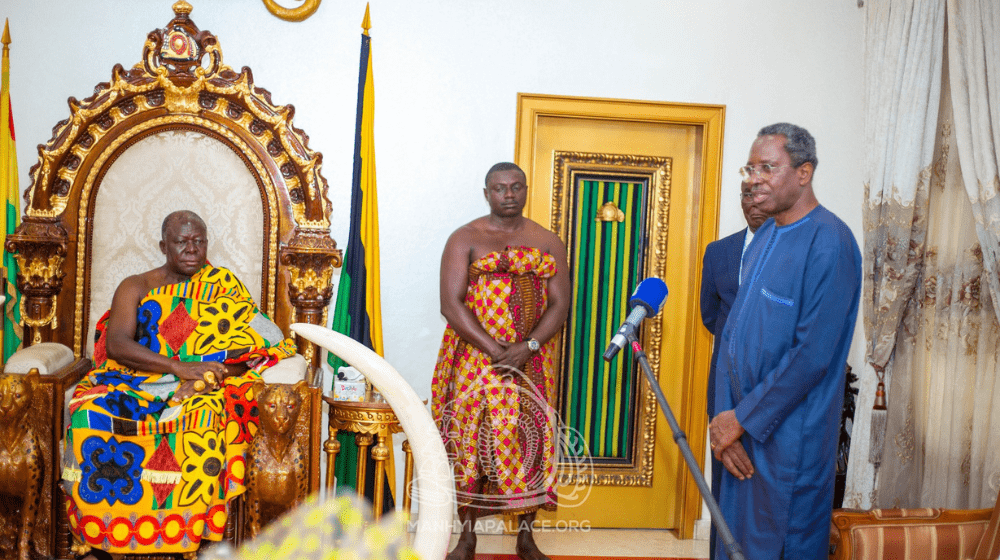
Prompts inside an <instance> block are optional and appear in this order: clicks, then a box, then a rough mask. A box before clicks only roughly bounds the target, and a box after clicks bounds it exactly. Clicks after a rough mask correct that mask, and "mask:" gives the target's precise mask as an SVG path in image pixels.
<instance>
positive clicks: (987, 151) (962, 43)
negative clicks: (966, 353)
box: [948, 0, 1000, 507]
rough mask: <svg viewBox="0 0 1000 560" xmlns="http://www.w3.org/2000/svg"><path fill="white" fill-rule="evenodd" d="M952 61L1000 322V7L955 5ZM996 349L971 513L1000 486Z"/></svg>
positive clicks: (966, 165)
mask: <svg viewBox="0 0 1000 560" xmlns="http://www.w3.org/2000/svg"><path fill="white" fill-rule="evenodd" d="M948 61H949V65H950V68H949V72H950V80H949V81H950V84H951V95H952V102H953V104H954V111H955V140H956V144H957V146H958V153H959V160H960V162H961V169H962V177H963V178H964V183H965V190H966V192H967V193H968V196H969V200H970V201H971V205H972V215H973V216H974V217H975V227H976V234H977V236H978V238H979V243H980V247H981V251H982V261H983V269H984V272H983V280H984V282H983V283H984V284H986V285H988V286H989V289H988V290H987V287H986V286H982V287H981V289H982V291H983V292H984V293H985V292H987V291H989V295H990V296H992V300H993V311H994V313H995V316H996V317H1000V305H997V302H1000V267H998V264H997V257H998V253H1000V198H998V197H997V191H998V190H1000V178H998V171H997V170H998V168H1000V153H998V151H997V150H998V149H1000V3H998V2H997V1H996V0H962V1H957V0H951V1H949V2H948ZM984 299H986V298H984ZM994 327H995V322H994ZM994 333H995V330H994ZM984 343H985V344H987V346H985V347H984V346H983V344H984ZM997 347H998V344H997V340H996V337H995V336H994V337H993V338H992V339H987V338H986V337H983V336H980V352H979V356H980V360H981V362H983V363H982V364H981V365H980V367H979V370H978V371H977V377H976V379H975V397H974V398H975V402H974V403H973V406H974V407H975V411H976V414H975V415H973V419H974V421H973V423H972V428H971V440H972V448H971V450H970V454H969V488H968V492H969V503H970V507H989V505H990V504H992V503H993V500H994V499H995V496H996V494H997V491H998V488H1000V454H998V453H997V452H996V449H995V448H994V447H991V446H990V445H989V444H990V443H991V442H992V443H994V444H995V443H996V442H998V441H1000V398H998V397H997V396H996V395H995V394H994V393H995V392H996V393H1000V387H997V388H996V391H994V383H995V381H996V379H997V373H998V371H997V369H998V368H997V365H996V361H997ZM991 360H992V366H991V365H990V363H989V362H990V361H991Z"/></svg>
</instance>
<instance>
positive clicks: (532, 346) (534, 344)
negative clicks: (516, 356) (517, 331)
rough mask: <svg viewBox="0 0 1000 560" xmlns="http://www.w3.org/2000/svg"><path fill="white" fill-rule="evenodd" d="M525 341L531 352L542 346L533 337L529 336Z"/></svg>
mask: <svg viewBox="0 0 1000 560" xmlns="http://www.w3.org/2000/svg"><path fill="white" fill-rule="evenodd" d="M525 342H527V343H528V350H531V351H532V352H538V350H539V349H540V348H541V347H542V345H541V344H539V343H538V341H537V340H535V339H534V338H529V339H528V340H526V341H525Z"/></svg>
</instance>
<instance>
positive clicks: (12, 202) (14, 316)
mask: <svg viewBox="0 0 1000 560" xmlns="http://www.w3.org/2000/svg"><path fill="white" fill-rule="evenodd" d="M9 82H10V25H9V22H5V23H4V28H3V83H2V86H0V198H2V201H3V202H2V204H3V210H2V211H0V220H2V221H0V235H3V239H2V241H0V242H2V243H3V245H4V248H3V267H4V278H3V279H2V280H0V290H2V293H3V295H4V296H6V299H5V300H4V303H3V311H4V313H3V361H4V362H6V361H7V358H9V357H10V355H11V354H13V353H14V352H15V351H17V349H18V348H20V347H21V337H22V336H23V333H22V330H21V310H20V303H21V294H20V293H18V291H17V262H16V261H15V260H14V255H12V254H10V253H8V252H7V247H6V244H7V236H8V235H10V234H11V233H14V228H16V227H17V224H18V221H19V219H20V217H21V211H20V208H19V205H18V202H17V201H18V195H19V194H20V189H19V188H18V184H19V183H18V180H17V150H15V149H14V112H13V110H11V107H10V83H9Z"/></svg>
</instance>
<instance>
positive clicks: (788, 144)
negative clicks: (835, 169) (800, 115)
mask: <svg viewBox="0 0 1000 560" xmlns="http://www.w3.org/2000/svg"><path fill="white" fill-rule="evenodd" d="M779 134H780V135H781V136H784V137H785V151H786V152H788V157H789V158H791V160H792V167H798V166H800V165H802V164H803V163H806V162H809V163H811V164H813V168H814V169H815V168H816V166H817V165H818V164H819V159H817V158H816V140H815V139H814V138H813V137H812V134H809V131H808V130H806V129H804V128H802V127H801V126H796V125H794V124H789V123H776V124H772V125H769V126H765V127H764V128H762V129H760V132H758V133H757V138H760V137H761V136H771V135H779Z"/></svg>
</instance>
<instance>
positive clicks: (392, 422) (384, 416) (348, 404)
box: [323, 395, 413, 519]
mask: <svg viewBox="0 0 1000 560" xmlns="http://www.w3.org/2000/svg"><path fill="white" fill-rule="evenodd" d="M323 400H324V401H326V402H327V404H329V405H330V438H329V439H327V440H326V443H325V444H324V445H323V449H324V451H326V488H327V490H334V474H335V464H336V462H337V454H338V453H340V442H339V441H337V432H338V431H340V430H344V431H348V432H357V435H356V436H354V441H355V442H357V444H358V471H357V472H358V476H357V478H358V480H357V485H358V488H357V489H358V496H361V497H364V493H365V476H366V474H367V473H366V472H365V471H366V470H367V465H366V463H367V461H365V460H364V457H365V454H366V453H367V451H368V448H369V447H371V445H372V443H373V442H375V447H372V450H371V457H372V459H374V460H375V496H374V499H375V504H376V506H375V508H374V510H375V519H378V518H380V517H381V516H382V508H381V507H380V506H381V504H382V497H383V495H384V494H385V461H386V460H387V459H388V458H389V448H388V447H387V446H386V444H385V441H386V439H389V437H390V436H391V435H392V434H397V433H399V432H402V431H403V428H402V426H400V425H399V419H398V418H396V413H395V412H393V411H392V407H391V406H389V403H385V402H357V401H338V400H334V398H333V397H332V396H327V395H324V396H323ZM376 438H377V442H376ZM403 453H405V454H406V468H405V471H404V472H403V511H404V512H406V513H407V515H408V514H409V513H410V484H411V482H412V481H413V451H412V449H411V448H410V442H409V441H404V442H403Z"/></svg>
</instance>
